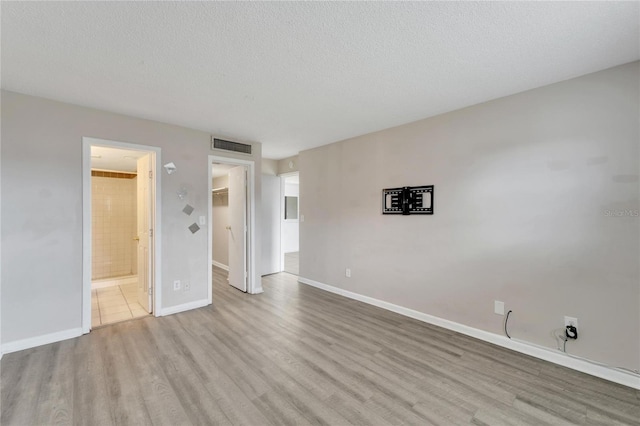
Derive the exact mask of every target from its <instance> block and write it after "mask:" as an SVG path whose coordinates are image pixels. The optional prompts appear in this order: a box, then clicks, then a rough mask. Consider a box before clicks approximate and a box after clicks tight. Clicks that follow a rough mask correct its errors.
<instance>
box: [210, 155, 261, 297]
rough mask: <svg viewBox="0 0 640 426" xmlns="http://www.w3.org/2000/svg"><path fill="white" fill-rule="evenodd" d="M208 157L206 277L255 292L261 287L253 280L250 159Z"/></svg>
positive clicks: (252, 174)
mask: <svg viewBox="0 0 640 426" xmlns="http://www.w3.org/2000/svg"><path fill="white" fill-rule="evenodd" d="M209 159H210V184H211V199H210V203H209V205H210V210H209V223H210V224H211V226H210V236H209V238H210V249H209V255H210V259H211V266H212V267H211V274H212V277H211V280H210V281H211V282H212V285H213V282H214V281H217V282H220V281H222V282H226V283H228V284H229V285H231V286H232V287H235V288H236V289H238V290H240V291H243V292H246V293H258V292H260V291H261V290H258V289H257V288H259V287H257V286H256V285H255V280H254V270H255V267H254V246H255V242H254V239H253V233H254V231H253V230H254V223H255V220H254V203H253V199H254V192H253V176H254V169H253V167H254V163H253V161H246V160H238V159H227V158H224V157H216V156H209ZM214 277H215V280H214ZM212 290H213V288H211V292H210V300H211V301H212V298H213V291H212Z"/></svg>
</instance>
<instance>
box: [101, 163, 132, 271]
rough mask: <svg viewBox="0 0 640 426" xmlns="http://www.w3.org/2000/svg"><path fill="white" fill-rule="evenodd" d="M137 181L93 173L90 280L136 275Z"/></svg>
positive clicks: (118, 175) (125, 176)
mask: <svg viewBox="0 0 640 426" xmlns="http://www.w3.org/2000/svg"><path fill="white" fill-rule="evenodd" d="M136 180H137V179H136V177H135V175H130V174H124V173H109V172H95V171H94V172H92V176H91V191H92V192H91V196H92V197H91V215H92V218H91V220H92V242H91V244H92V259H91V260H92V263H91V265H92V270H91V279H92V280H99V279H104V278H112V277H120V276H126V275H135V274H136V273H137V249H138V247H137V242H136V241H135V240H134V239H133V238H134V237H135V236H136V234H137V230H136V202H137V196H136V191H137V188H136Z"/></svg>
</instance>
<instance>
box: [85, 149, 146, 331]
mask: <svg viewBox="0 0 640 426" xmlns="http://www.w3.org/2000/svg"><path fill="white" fill-rule="evenodd" d="M85 139H89V138H85ZM84 144H85V145H86V146H85V147H84V148H85V151H86V152H85V156H87V154H88V156H89V159H87V158H85V167H87V166H88V170H84V171H83V184H84V188H83V193H84V196H85V201H84V202H83V204H84V205H83V210H84V211H83V218H84V225H83V229H84V235H83V242H84V244H85V249H84V256H85V258H84V260H83V269H84V286H83V289H84V291H83V305H84V306H83V329H85V327H86V325H87V324H86V322H87V321H86V319H87V316H88V318H90V322H89V324H90V326H89V327H90V328H95V327H99V326H102V325H107V324H112V323H116V322H120V321H126V320H129V319H133V318H139V317H142V316H147V315H149V314H152V313H154V310H155V309H154V301H153V290H154V287H155V286H154V284H155V278H156V273H155V271H156V269H155V266H156V261H155V260H156V259H155V258H156V256H155V253H156V246H155V244H154V242H155V238H154V235H153V232H154V229H156V226H155V222H156V205H157V197H156V177H155V175H156V173H155V168H156V154H157V153H156V151H155V150H147V149H141V148H139V146H137V145H130V144H121V143H117V142H113V143H109V141H99V140H90V139H89V140H85V142H84ZM87 163H88V164H87ZM87 331H88V330H87ZM85 332H86V331H85Z"/></svg>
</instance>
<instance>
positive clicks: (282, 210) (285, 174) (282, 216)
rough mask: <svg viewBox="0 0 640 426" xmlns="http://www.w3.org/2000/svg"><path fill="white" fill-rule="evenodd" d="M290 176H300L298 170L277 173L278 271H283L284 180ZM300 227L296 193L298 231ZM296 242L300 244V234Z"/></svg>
mask: <svg viewBox="0 0 640 426" xmlns="http://www.w3.org/2000/svg"><path fill="white" fill-rule="evenodd" d="M291 176H298V177H300V172H299V171H297V172H287V173H281V174H279V175H278V177H279V178H280V272H282V271H284V248H283V247H284V244H282V241H283V240H284V224H285V219H284V212H285V210H286V209H287V206H286V205H285V202H284V192H285V180H286V178H288V177H291ZM299 227H300V194H298V232H299ZM298 244H300V234H298Z"/></svg>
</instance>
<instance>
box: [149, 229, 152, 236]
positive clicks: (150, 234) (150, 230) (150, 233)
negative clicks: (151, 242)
mask: <svg viewBox="0 0 640 426" xmlns="http://www.w3.org/2000/svg"><path fill="white" fill-rule="evenodd" d="M149 237H153V229H149Z"/></svg>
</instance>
